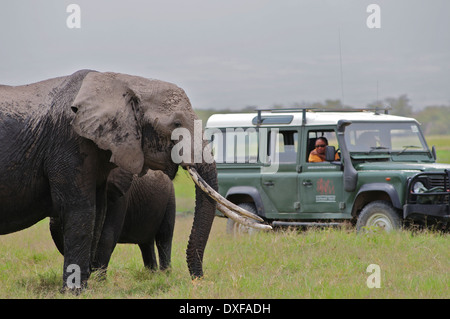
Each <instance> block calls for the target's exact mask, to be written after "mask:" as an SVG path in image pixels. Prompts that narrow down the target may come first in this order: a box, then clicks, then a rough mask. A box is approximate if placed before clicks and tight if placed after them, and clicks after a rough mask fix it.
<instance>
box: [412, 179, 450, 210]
mask: <svg viewBox="0 0 450 319" xmlns="http://www.w3.org/2000/svg"><path fill="white" fill-rule="evenodd" d="M418 181H419V182H422V183H423V184H424V185H426V188H427V189H428V191H425V192H423V193H414V191H413V186H414V184H415V183H416V182H418ZM449 189H450V185H449V175H448V174H447V173H446V172H445V173H419V174H417V175H415V176H413V177H412V178H411V179H410V181H409V184H408V195H407V200H406V201H407V204H445V205H448V204H449V198H450V190H449Z"/></svg>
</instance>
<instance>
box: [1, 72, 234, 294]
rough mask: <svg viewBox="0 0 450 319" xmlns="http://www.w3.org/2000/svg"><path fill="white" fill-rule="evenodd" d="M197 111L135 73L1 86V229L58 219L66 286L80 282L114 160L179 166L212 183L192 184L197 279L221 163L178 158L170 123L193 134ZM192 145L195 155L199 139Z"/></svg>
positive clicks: (191, 261) (171, 88)
mask: <svg viewBox="0 0 450 319" xmlns="http://www.w3.org/2000/svg"><path fill="white" fill-rule="evenodd" d="M196 119H198V118H197V116H196V114H195V112H194V111H193V109H192V106H191V104H190V101H189V99H188V97H187V96H186V94H185V92H184V91H183V90H182V89H181V88H179V87H177V86H176V85H174V84H171V83H167V82H163V81H158V80H149V79H145V78H142V77H137V76H130V75H125V74H117V73H100V72H95V71H90V70H82V71H78V72H76V73H74V74H72V75H70V76H64V77H59V78H54V79H50V80H46V81H42V82H38V83H34V84H30V85H24V86H17V87H12V86H0V234H7V233H11V232H15V231H19V230H22V229H24V228H27V227H29V226H31V225H33V224H35V223H36V222H38V221H39V220H42V219H43V218H45V217H47V216H50V217H52V216H53V217H58V218H59V219H60V221H61V225H62V232H63V239H64V268H63V288H64V289H66V288H67V287H68V288H77V289H78V288H80V287H81V288H83V287H84V286H85V285H86V283H87V280H88V278H89V276H90V272H91V266H92V263H93V262H94V261H95V259H96V254H97V247H98V243H99V239H100V236H101V234H102V230H103V222H104V220H105V217H106V211H107V209H106V208H107V178H108V175H109V173H110V171H111V170H112V169H113V168H115V167H120V168H122V169H124V170H125V171H127V172H129V173H131V174H140V175H143V174H144V173H145V172H146V171H147V170H148V169H153V170H161V171H163V172H164V173H165V174H166V175H167V176H169V177H170V178H173V177H174V176H175V174H176V172H177V170H178V166H179V165H181V166H182V167H183V168H185V169H188V171H189V172H190V173H191V176H195V177H196V180H197V182H198V181H200V182H201V183H202V184H201V185H202V188H204V189H205V187H208V186H207V185H206V184H209V185H210V188H209V189H208V193H205V192H204V191H203V190H202V189H201V188H200V187H199V186H196V208H195V217H194V222H193V226H192V230H191V234H190V237H189V243H188V248H187V250H186V259H187V264H188V269H189V272H190V274H191V276H192V277H201V276H202V275H203V268H202V260H203V253H204V250H205V246H206V243H207V240H208V236H209V233H210V230H211V226H212V222H213V219H214V215H215V209H216V203H215V202H214V200H212V195H213V194H215V190H217V171H216V168H215V163H214V162H211V161H205V160H203V159H202V160H201V161H198V159H197V160H196V161H194V157H193V156H192V158H188V159H186V158H187V157H184V158H183V161H182V162H178V160H177V161H174V160H173V159H172V156H171V152H172V149H174V145H175V144H176V143H175V141H174V140H172V138H171V134H172V131H173V130H174V129H175V128H184V129H186V130H187V131H188V132H190V133H191V137H192V139H193V137H194V131H193V128H194V124H195V120H196ZM206 144H207V142H206V141H204V142H203V146H204V145H206ZM190 145H191V147H192V149H191V154H194V151H195V150H194V145H197V144H195V143H194V142H193V141H191V143H190ZM201 146H202V145H201ZM183 151H184V150H183ZM197 185H200V184H197ZM216 199H217V198H216ZM224 203H226V202H224ZM227 205H228V203H227ZM222 206H224V205H218V208H222ZM230 207H231V206H230ZM233 207H234V206H233ZM240 213H241V214H242V212H240ZM72 279H74V281H70V280H72ZM77 279H78V280H77ZM77 283H79V284H77Z"/></svg>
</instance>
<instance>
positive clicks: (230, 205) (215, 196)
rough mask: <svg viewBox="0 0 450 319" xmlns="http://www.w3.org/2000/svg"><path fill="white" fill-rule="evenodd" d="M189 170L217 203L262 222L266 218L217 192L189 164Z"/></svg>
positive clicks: (196, 182)
mask: <svg viewBox="0 0 450 319" xmlns="http://www.w3.org/2000/svg"><path fill="white" fill-rule="evenodd" d="M187 170H188V172H189V174H190V175H191V178H192V180H193V181H194V183H195V184H197V186H198V187H200V188H201V189H202V190H203V191H204V192H205V193H206V194H208V195H209V196H210V197H211V198H212V199H214V200H215V201H216V202H217V203H220V204H222V205H223V206H225V207H227V208H228V209H230V210H232V211H235V212H236V213H239V214H241V215H244V216H246V217H249V218H252V219H254V220H257V221H260V222H263V221H264V219H262V218H261V217H259V216H258V215H255V214H253V213H250V212H249V211H247V210H245V209H243V208H242V207H239V206H238V205H236V204H234V203H232V202H230V201H229V200H227V199H226V198H224V197H223V196H222V195H220V194H219V193H218V192H216V191H215V190H214V189H213V188H212V187H211V186H209V185H208V183H206V182H205V181H204V180H203V178H202V177H201V176H200V175H199V174H198V173H197V171H196V170H195V168H193V167H190V166H188V167H187Z"/></svg>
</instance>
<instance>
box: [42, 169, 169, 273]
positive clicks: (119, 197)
mask: <svg viewBox="0 0 450 319" xmlns="http://www.w3.org/2000/svg"><path fill="white" fill-rule="evenodd" d="M130 184H131V186H130ZM107 194H108V195H107V200H108V204H107V207H108V208H107V210H108V211H107V214H106V219H105V222H104V225H103V231H102V235H101V237H100V240H99V244H98V248H97V258H96V259H95V260H94V261H93V265H92V267H93V268H94V269H102V270H103V271H106V269H107V267H108V264H109V261H110V258H111V255H112V253H113V251H114V248H115V246H116V244H117V243H127V244H138V245H139V248H140V250H141V253H142V258H143V261H144V265H145V267H147V268H149V269H152V270H156V269H157V268H158V262H157V259H156V253H155V244H156V247H157V249H158V256H159V268H160V269H161V270H165V269H167V268H169V267H170V263H171V251H172V238H173V231H174V226H175V207H176V203H175V191H174V187H173V183H172V181H171V180H170V179H169V177H167V175H165V174H164V173H162V172H160V171H151V170H149V171H148V173H147V174H146V175H144V176H143V177H137V176H136V175H135V176H133V175H132V174H130V173H128V172H126V171H125V170H122V169H120V168H117V169H115V170H113V171H112V172H111V174H110V176H109V177H108V191H107ZM50 230H51V233H52V237H53V240H54V241H55V244H56V246H57V247H58V250H59V251H60V252H61V253H62V254H63V253H64V251H63V247H64V246H63V242H62V233H61V225H60V223H59V221H58V220H57V219H54V218H52V219H51V222H50Z"/></svg>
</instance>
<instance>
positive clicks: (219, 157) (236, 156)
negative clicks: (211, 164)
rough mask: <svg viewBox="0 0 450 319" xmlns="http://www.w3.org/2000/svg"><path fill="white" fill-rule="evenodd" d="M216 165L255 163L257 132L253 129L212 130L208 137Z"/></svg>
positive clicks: (256, 156)
mask: <svg viewBox="0 0 450 319" xmlns="http://www.w3.org/2000/svg"><path fill="white" fill-rule="evenodd" d="M210 141H211V146H212V152H213V155H214V160H215V161H216V163H233V164H241V163H256V162H257V161H258V132H257V131H256V129H254V128H247V129H244V128H232V129H226V130H214V131H213V132H212V134H211V137H210Z"/></svg>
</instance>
